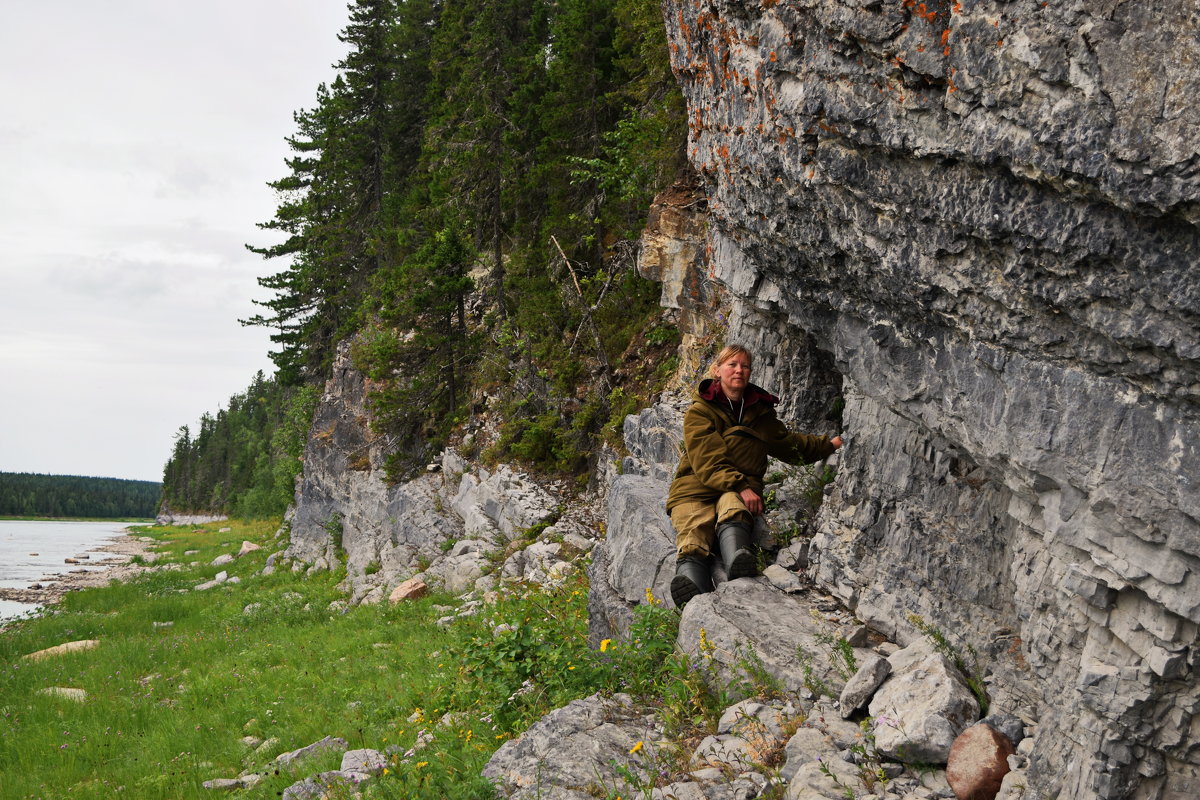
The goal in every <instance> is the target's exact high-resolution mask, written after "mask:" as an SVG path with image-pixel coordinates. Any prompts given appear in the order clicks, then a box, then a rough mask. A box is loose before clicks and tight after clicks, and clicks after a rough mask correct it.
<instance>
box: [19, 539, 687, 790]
mask: <svg viewBox="0 0 1200 800" xmlns="http://www.w3.org/2000/svg"><path fill="white" fill-rule="evenodd" d="M220 526H221V527H226V526H231V527H233V530H232V531H230V532H227V533H224V534H221V533H217V532H215V529H204V528H200V529H197V528H194V527H190V526H189V527H174V528H167V527H156V528H148V529H142V530H140V531H139V534H143V535H150V536H153V537H154V538H156V539H158V540H159V542H160V543H161V544H160V546H159V550H160V552H162V553H164V554H165V555H164V556H163V557H162V558H161V561H160V563H161V562H175V563H178V564H181V565H182V567H181V569H179V570H163V571H157V572H153V573H148V574H145V575H143V576H140V577H139V578H137V579H135V580H133V581H131V582H129V583H124V584H112V585H110V586H108V587H106V588H102V589H93V590H85V591H80V592H74V593H72V594H69V595H68V596H67V597H65V598H64V600H63V602H62V603H61V604H60V605H58V606H56V607H54V608H53V610H52V611H51V612H50V613H47V614H46V615H44V616H41V617H38V618H34V619H30V620H25V621H20V622H17V623H15V624H13V625H12V626H11V627H10V628H9V629H7V630H5V631H4V632H2V633H0V729H3V730H4V735H3V736H0V787H3V791H2V794H3V796H4V797H5V798H34V797H37V798H58V797H72V798H75V797H80V798H91V797H95V798H101V797H103V798H107V797H111V796H113V795H114V794H116V793H117V792H120V796H121V797H126V798H162V797H172V798H191V797H197V798H198V797H211V792H208V791H207V790H204V789H202V788H201V783H202V782H203V781H205V780H208V779H211V778H221V777H227V778H232V777H235V776H237V775H238V774H239V773H240V772H241V771H243V770H244V769H247V768H258V769H263V768H266V769H271V768H272V767H273V765H272V759H273V758H274V757H275V756H276V755H277V754H279V753H282V752H285V751H288V750H292V749H296V748H299V747H303V746H305V745H308V744H311V743H312V742H315V741H317V740H318V739H320V738H322V737H324V736H327V735H332V736H340V737H343V738H345V739H346V740H347V741H348V742H349V743H350V747H351V748H359V747H370V748H374V749H378V750H386V749H387V748H388V747H389V746H390V747H394V748H396V750H395V754H394V756H393V758H392V763H391V764H390V765H389V768H388V773H387V774H386V775H384V776H382V777H381V778H380V779H379V780H377V781H375V782H373V783H372V784H371V785H370V787H369V788H368V789H367V790H366V793H365V797H368V798H387V797H396V798H400V797H410V796H430V797H434V796H436V797H447V798H474V797H490V796H491V795H490V788H489V786H488V785H487V783H486V782H484V781H483V780H482V779H481V778H480V777H479V772H480V770H481V769H482V768H483V766H484V764H485V763H486V762H487V760H488V758H489V757H490V755H491V754H492V752H494V750H495V749H496V748H497V747H499V746H500V745H501V744H502V743H503V742H504V741H506V740H507V739H510V738H512V737H514V736H517V735H519V734H520V733H521V732H522V731H523V730H525V729H526V728H527V727H528V726H529V725H530V724H532V722H533V721H535V720H536V719H538V718H540V717H541V716H542V715H543V714H545V713H547V712H548V711H550V710H551V709H553V708H556V707H558V706H561V705H563V704H565V703H566V702H569V701H570V700H572V699H575V698H577V697H582V696H586V695H588V694H590V693H592V692H594V691H597V690H623V691H629V690H635V691H639V692H640V693H643V694H645V695H646V696H653V695H655V694H658V693H660V691H661V681H662V680H664V679H665V677H666V675H667V672H666V670H667V668H668V667H667V665H668V664H669V663H670V661H671V659H667V658H664V654H665V653H667V652H669V650H670V645H671V643H672V642H673V638H674V625H675V621H676V620H677V616H676V615H675V613H674V612H673V611H669V610H667V609H665V608H662V607H661V606H650V607H648V608H650V609H651V610H650V611H648V612H645V613H643V614H642V616H643V617H645V619H646V620H648V624H647V625H643V627H642V628H641V633H639V634H638V635H637V636H636V637H635V641H633V642H630V643H620V644H613V645H612V646H609V647H608V648H607V652H606V653H604V654H599V653H594V652H592V651H590V650H588V648H587V647H586V636H587V609H586V599H587V587H586V585H585V583H584V580H585V579H584V578H583V577H582V570H580V576H579V577H577V578H576V579H575V582H574V583H571V584H569V585H567V586H565V587H562V588H560V589H557V590H555V591H553V592H544V591H542V590H538V589H528V590H526V589H519V590H516V591H512V592H508V593H506V594H504V595H503V596H502V597H500V599H499V600H498V602H496V603H494V604H493V605H490V606H487V607H485V610H484V611H483V612H482V613H480V614H479V615H477V616H474V617H468V618H464V619H462V620H460V621H458V622H456V623H455V624H453V625H450V626H446V627H439V626H438V625H437V624H436V619H437V618H438V617H440V616H442V615H443V614H444V613H445V612H444V611H443V610H439V609H436V608H434V606H435V605H437V604H453V603H456V602H457V601H456V600H454V599H453V598H448V597H428V598H424V599H422V600H419V601H416V602H412V603H408V604H402V605H398V606H394V607H392V606H388V605H387V604H382V605H377V606H362V607H355V608H350V609H348V610H344V611H343V610H341V609H340V608H339V607H337V606H335V607H334V608H333V609H331V608H330V604H331V603H333V601H335V600H340V599H343V593H342V592H340V591H339V590H338V588H337V587H338V583H339V581H340V580H341V578H342V577H343V575H342V574H340V573H337V572H335V573H320V574H317V575H314V576H303V575H297V574H293V573H292V572H291V571H290V570H286V569H284V570H281V571H280V572H278V573H276V574H274V575H270V576H262V575H259V574H257V573H259V572H260V571H261V569H262V567H263V565H264V562H265V560H266V557H267V555H268V554H269V553H270V552H272V551H273V550H275V549H278V547H279V546H280V545H279V544H278V543H276V542H274V541H273V540H272V539H271V538H270V537H271V535H272V533H273V532H274V530H275V529H276V527H277V521H266V522H256V523H241V522H237V521H231V522H222V523H220ZM214 528H215V526H214ZM243 539H249V540H251V541H256V542H259V543H261V544H263V545H264V547H263V549H262V550H259V551H256V552H253V553H250V554H248V555H246V556H244V557H243V558H241V559H238V560H237V561H235V562H234V563H233V564H230V565H227V566H225V567H212V566H209V562H211V561H212V560H213V558H215V557H216V556H217V555H218V554H220V553H225V552H231V553H236V552H237V550H238V548H239V547H240V544H241V542H242V540H243ZM193 549H194V550H198V551H199V553H197V554H194V555H190V556H185V555H183V553H184V551H186V550H193ZM222 569H224V570H227V571H228V572H229V573H230V575H237V576H240V577H241V580H242V583H240V584H238V585H234V586H229V585H222V586H219V587H217V588H214V589H210V590H208V591H204V592H192V591H190V589H191V588H192V587H193V586H195V585H196V584H198V583H200V582H202V581H204V580H208V579H210V578H211V577H213V576H214V575H215V574H216V573H217V572H218V571H220V570H222ZM250 604H258V605H257V606H256V609H257V610H253V611H251V613H246V612H245V611H244V609H245V608H246V607H247V606H249V605H250ZM643 608H647V607H643ZM156 622H157V623H160V626H156V625H155V624H154V623H156ZM164 622H170V623H171V625H170V626H161V623H164ZM650 623H652V624H650ZM500 625H503V626H505V628H502V629H499V630H500V631H501V632H499V633H497V632H496V631H497V630H498V629H497V627H496V626H500ZM77 639H98V640H100V646H99V648H97V649H95V650H90V651H85V652H77V653H71V654H67V655H63V656H58V657H52V658H47V659H43V660H41V661H37V662H33V661H28V660H25V659H23V658H22V656H23V655H25V654H27V653H31V652H34V651H37V650H40V649H43V648H46V647H51V646H53V645H57V644H60V643H62V642H66V641H72V640H77ZM630 676H635V678H634V680H633V685H631V681H630ZM656 680H657V681H659V683H656ZM56 686H61V687H77V688H81V689H84V690H86V691H87V693H88V699H87V700H86V701H85V702H82V703H79V702H74V701H71V700H68V699H64V698H58V697H52V696H47V695H43V694H39V693H38V690H39V689H43V688H47V687H56ZM448 712H461V713H460V715H459V716H457V717H456V718H455V720H454V722H453V724H448V725H442V726H439V725H438V721H439V720H440V719H441V718H442V717H443V715H445V714H447V713H448ZM410 719H413V720H415V721H410ZM420 730H427V731H429V732H431V733H433V734H434V735H435V738H434V740H433V742H431V743H430V744H429V745H428V746H427V747H426V748H425V749H423V750H421V751H419V753H417V754H416V755H415V756H414V757H412V758H411V759H409V760H408V762H407V763H404V761H403V760H402V759H403V753H404V751H406V750H408V749H409V748H411V747H412V746H413V743H414V741H415V738H416V736H417V733H418V731H420ZM244 736H255V737H258V738H260V739H263V740H269V739H271V738H276V739H278V743H277V744H276V745H275V746H273V747H271V748H268V752H264V753H259V754H255V753H253V751H252V750H251V749H250V747H248V746H247V745H245V744H243V743H242V741H241V739H242V737H244ZM339 762H340V756H329V757H327V758H323V759H320V760H317V761H315V762H311V763H309V764H306V765H304V766H303V767H301V768H300V769H298V770H297V771H294V772H286V773H284V774H274V771H273V769H272V770H271V774H268V776H267V777H266V779H265V780H264V781H263V782H262V783H261V784H259V785H258V786H257V787H255V788H253V789H248V790H244V791H241V792H239V793H238V797H242V798H273V797H278V796H279V794H280V793H281V792H282V791H283V789H284V788H286V787H287V786H289V785H290V784H291V783H293V782H294V781H296V780H299V779H301V778H303V777H305V776H307V775H311V774H314V773H316V772H318V771H321V770H326V769H336V768H337V767H338V764H339Z"/></svg>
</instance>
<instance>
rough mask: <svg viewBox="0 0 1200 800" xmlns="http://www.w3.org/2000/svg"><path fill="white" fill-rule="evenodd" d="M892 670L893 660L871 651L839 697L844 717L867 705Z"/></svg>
mask: <svg viewBox="0 0 1200 800" xmlns="http://www.w3.org/2000/svg"><path fill="white" fill-rule="evenodd" d="M891 671H892V665H891V662H889V661H888V660H887V659H886V658H883V657H882V656H880V655H877V654H875V653H869V654H868V655H867V656H866V658H864V659H863V661H862V663H861V664H859V667H858V671H857V672H855V673H854V675H853V677H851V678H850V680H848V681H846V685H845V686H843V687H842V693H841V695H840V696H839V697H838V705H840V706H841V711H842V717H843V718H849V717H850V715H851V714H853V713H854V712H855V711H857V710H858V709H860V708H862V707H863V706H865V705H866V704H867V701H868V700H870V699H871V696H872V695H874V694H875V690H876V689H878V688H879V686H880V684H882V683H883V681H884V679H886V678H887V676H888V673H889V672H891Z"/></svg>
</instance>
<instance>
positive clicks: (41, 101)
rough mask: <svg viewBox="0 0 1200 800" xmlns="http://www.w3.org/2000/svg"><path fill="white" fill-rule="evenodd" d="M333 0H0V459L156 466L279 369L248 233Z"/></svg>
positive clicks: (265, 203) (330, 21)
mask: <svg viewBox="0 0 1200 800" xmlns="http://www.w3.org/2000/svg"><path fill="white" fill-rule="evenodd" d="M346 15H347V11H346V5H345V3H344V2H339V0H324V2H321V1H320V0H210V1H209V2H206V3H192V4H181V3H165V2H162V0H109V2H103V3H98V2H95V0H86V1H85V0H52V2H27V3H4V4H3V7H2V8H0V76H2V80H0V471H3V472H43V473H55V474H69V475H97V476H106V477H116V478H134V479H138V480H155V481H157V480H161V479H162V468H163V465H164V464H165V463H166V460H167V457H168V456H169V455H170V451H171V445H172V442H173V438H174V434H175V432H176V431H177V430H178V428H179V426H181V425H185V424H186V425H189V426H191V427H192V428H193V430H194V429H195V427H196V424H197V421H198V420H199V417H200V415H201V414H202V413H204V412H206V411H207V412H210V413H212V412H215V411H216V410H217V408H218V407H220V406H223V405H224V404H225V401H226V400H227V399H228V398H229V396H230V395H232V394H234V393H237V392H241V391H243V390H244V389H245V388H246V387H247V386H248V385H249V383H250V380H251V378H252V377H253V375H254V373H255V371H257V370H260V369H261V370H263V371H264V372H265V373H267V374H271V372H272V364H271V362H270V359H269V357H268V352H269V350H270V348H271V343H270V341H269V339H268V336H269V331H268V330H266V329H263V328H244V327H242V326H241V325H239V324H238V319H239V318H245V317H248V316H250V315H251V314H253V313H255V311H256V307H255V306H253V305H252V304H251V302H250V301H251V299H252V298H258V299H266V298H267V297H268V295H267V294H266V293H265V291H264V290H262V289H260V288H259V287H258V285H257V283H256V278H257V277H259V276H260V275H264V274H268V273H270V272H275V271H278V270H279V269H282V268H283V266H284V264H283V263H281V262H265V261H263V260H262V259H261V258H259V257H258V256H256V255H254V254H253V253H250V252H248V251H246V250H245V249H244V247H243V244H245V243H247V242H250V243H254V244H267V243H273V242H274V241H276V240H277V239H276V238H273V237H271V236H270V235H269V234H267V233H266V232H262V231H259V230H258V229H257V228H256V227H255V223H258V222H262V221H265V220H267V219H270V218H271V216H272V215H273V213H274V210H275V206H276V202H275V196H274V193H273V192H272V190H271V189H270V188H268V187H267V186H266V182H267V181H270V180H275V179H277V178H280V177H282V176H283V175H284V174H286V171H287V168H286V166H285V165H284V163H283V159H284V158H285V157H286V156H287V154H288V150H287V146H286V144H285V142H284V137H286V136H288V135H290V134H292V133H293V132H294V125H293V122H292V112H293V111H296V110H298V109H301V108H308V107H311V106H312V105H313V101H314V99H315V97H316V89H317V85H318V84H319V83H321V82H328V81H330V80H331V79H332V77H333V75H334V70H333V68H332V65H333V64H334V63H335V62H336V61H338V60H340V58H341V57H342V55H343V54H344V52H345V49H344V45H342V43H341V42H339V41H338V40H337V34H338V33H339V32H340V31H341V29H342V28H343V27H344V26H345V23H346Z"/></svg>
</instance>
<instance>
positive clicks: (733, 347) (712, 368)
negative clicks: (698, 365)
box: [708, 344, 754, 378]
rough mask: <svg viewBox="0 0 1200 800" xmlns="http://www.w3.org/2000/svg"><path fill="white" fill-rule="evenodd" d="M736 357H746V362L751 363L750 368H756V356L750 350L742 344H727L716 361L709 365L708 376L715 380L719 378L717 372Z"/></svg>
mask: <svg viewBox="0 0 1200 800" xmlns="http://www.w3.org/2000/svg"><path fill="white" fill-rule="evenodd" d="M734 356H745V357H746V360H747V361H749V362H750V366H752V367H753V366H754V355H753V354H751V352H750V351H749V350H747V349H746V348H744V347H742V346H741V345H740V344H727V345H725V346H724V347H722V348H721V352H719V353H717V357H716V359H715V360H714V361H713V362H712V364H710V365H709V367H708V374H709V375H710V376H712V377H714V378H716V377H719V375H718V374H717V370H718V369H720V368H721V365H722V364H724V363H725V362H726V361H728V360H729V359H731V358H733V357H734Z"/></svg>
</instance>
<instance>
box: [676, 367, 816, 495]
mask: <svg viewBox="0 0 1200 800" xmlns="http://www.w3.org/2000/svg"><path fill="white" fill-rule="evenodd" d="M743 400H745V403H744V404H740V403H734V404H733V405H732V407H731V406H730V404H729V401H728V400H727V399H726V398H725V395H724V394H722V393H721V390H720V388H719V384H717V382H716V381H714V380H712V379H708V380H704V381H701V382H700V386H699V388H698V389H697V391H696V393H695V394H694V395H693V402H692V405H691V407H690V408H688V410H687V413H686V414H684V417H683V455H682V456H681V457H680V459H679V467H678V468H677V469H676V470H675V479H674V480H673V481H671V490H670V492H669V493H668V494H667V511H668V512H669V511H670V510H671V509H672V508H674V507H675V506H676V505H678V504H679V503H681V502H684V501H695V500H699V501H704V502H709V501H715V500H716V499H717V498H718V497H720V496H721V495H722V494H724V493H725V492H740V491H741V490H743V489H753V490H754V491H755V492H757V493H758V494H760V495H761V494H762V493H763V488H764V487H763V476H764V475H765V474H766V471H767V457H768V456H774V457H775V458H778V459H779V460H780V461H786V462H787V463H789V464H805V463H810V462H813V461H820V460H821V459H822V458H825V457H826V456H829V455H831V454H832V453H833V451H834V450H836V449H837V448H835V447H834V446H833V443H832V442H830V440H829V437H827V436H812V435H809V434H804V433H792V432H791V431H789V430H788V429H787V427H786V426H784V424H783V423H782V422H780V421H779V418H778V417H777V416H775V403H777V402H778V401H779V398H777V397H775V396H774V395H772V394H771V393H769V392H767V391H765V390H764V389H762V388H761V387H758V386H755V385H754V384H750V385H749V386H747V387H746V391H745V394H744V396H743ZM739 413H740V414H741V421H740V423H739V421H738V415H739Z"/></svg>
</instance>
